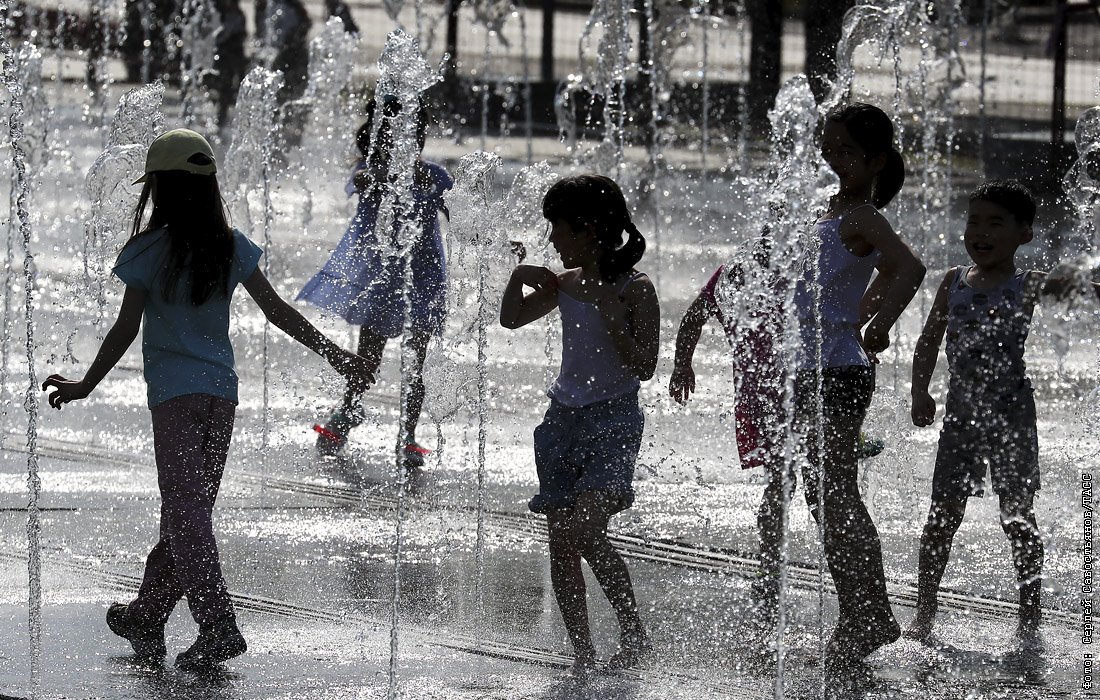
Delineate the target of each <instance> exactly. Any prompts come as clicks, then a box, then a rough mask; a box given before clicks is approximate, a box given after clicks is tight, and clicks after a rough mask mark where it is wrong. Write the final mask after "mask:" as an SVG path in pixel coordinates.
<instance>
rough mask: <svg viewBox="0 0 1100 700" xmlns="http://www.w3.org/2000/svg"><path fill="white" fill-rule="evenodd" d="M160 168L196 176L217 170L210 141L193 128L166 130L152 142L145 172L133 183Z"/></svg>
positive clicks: (210, 173)
mask: <svg viewBox="0 0 1100 700" xmlns="http://www.w3.org/2000/svg"><path fill="white" fill-rule="evenodd" d="M161 170H182V171H184V172H188V173H193V174H195V175H213V174H214V173H216V172H218V165H217V163H215V162H214V151H213V149H211V148H210V144H209V142H207V140H206V139H204V138H203V137H202V135H201V134H198V133H196V132H194V131H191V130H190V129H172V130H171V131H169V132H166V133H163V134H161V135H160V136H158V137H157V138H156V140H154V141H153V143H152V144H150V145H149V152H148V153H147V154H146V156H145V174H144V175H142V176H141V177H139V178H138V179H137V180H134V184H135V185H137V184H139V183H142V182H145V181H146V180H148V179H149V173H154V172H157V171H161Z"/></svg>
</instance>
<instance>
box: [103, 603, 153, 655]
mask: <svg viewBox="0 0 1100 700" xmlns="http://www.w3.org/2000/svg"><path fill="white" fill-rule="evenodd" d="M107 626H108V627H110V628H111V631H112V632H114V633H115V634H117V635H118V636H120V637H122V638H123V639H125V640H127V641H128V642H130V646H132V647H133V648H134V656H136V657H137V658H139V659H142V660H146V661H160V660H161V659H163V658H164V657H165V655H166V654H167V653H168V650H167V649H166V648H165V646H164V625H143V624H141V623H139V622H137V621H135V620H133V619H132V618H131V617H130V606H129V605H126V604H125V603H114V604H113V605H111V607H109V608H107Z"/></svg>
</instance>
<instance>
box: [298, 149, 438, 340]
mask: <svg viewBox="0 0 1100 700" xmlns="http://www.w3.org/2000/svg"><path fill="white" fill-rule="evenodd" d="M422 165H423V166H424V167H425V168H426V169H427V171H428V183H429V184H428V185H427V187H424V186H422V185H418V186H416V187H415V188H414V190H413V193H412V194H413V208H414V211H415V215H416V220H417V222H418V230H419V235H418V237H417V240H416V242H415V244H414V245H413V247H412V251H411V254H410V258H411V261H412V289H411V290H410V298H411V301H412V314H411V317H410V319H409V320H410V322H411V325H412V330H413V331H416V332H421V333H431V334H433V335H439V334H440V333H441V332H442V330H443V320H444V317H445V315H446V310H447V304H446V284H447V266H446V261H445V259H444V255H443V239H442V235H441V233H440V228H439V211H440V210H443V209H444V204H443V193H444V192H446V191H447V190H449V189H451V187H452V185H454V180H452V179H451V176H450V174H448V173H447V171H446V170H445V169H444V168H443V167H442V166H440V165H436V164H435V163H429V162H427V161H422ZM363 167H365V162H364V161H362V160H360V161H359V162H358V163H357V164H356V166H355V170H354V171H352V177H351V179H350V180H349V181H348V184H347V185H346V186H345V188H344V189H345V191H347V193H348V196H351V195H353V194H355V193H357V192H358V193H359V206H358V208H357V209H356V212H355V216H354V217H353V218H352V220H351V225H350V226H349V227H348V230H347V232H346V233H344V237H343V238H341V239H340V243H339V244H338V245H337V246H336V250H334V251H333V252H332V255H331V256H329V259H328V262H326V263H325V266H324V267H323V268H321V271H320V272H318V273H317V274H316V275H314V276H313V278H312V279H310V280H309V282H307V283H306V286H305V287H303V288H302V291H301V292H300V293H299V294H298V297H297V298H298V299H299V300H305V301H308V302H309V303H311V304H313V305H314V306H317V307H319V308H321V309H324V310H325V311H328V312H330V313H333V314H336V315H337V316H339V317H341V318H343V319H344V320H345V321H347V322H348V323H350V324H352V325H356V326H362V327H363V328H364V329H366V330H369V331H371V332H372V333H375V334H377V335H380V336H382V337H384V338H396V337H397V336H399V335H401V334H402V333H403V332H404V330H405V294H404V289H405V265H404V261H403V260H402V259H401V257H400V256H398V255H391V254H389V253H384V252H383V251H382V247H381V246H380V245H379V242H378V237H377V232H376V231H375V221H376V220H377V217H378V205H379V202H378V201H377V199H376V198H374V197H369V196H366V195H365V194H364V193H363V192H361V191H359V190H358V189H357V188H356V186H355V172H358V171H359V170H360V169H361V168H363Z"/></svg>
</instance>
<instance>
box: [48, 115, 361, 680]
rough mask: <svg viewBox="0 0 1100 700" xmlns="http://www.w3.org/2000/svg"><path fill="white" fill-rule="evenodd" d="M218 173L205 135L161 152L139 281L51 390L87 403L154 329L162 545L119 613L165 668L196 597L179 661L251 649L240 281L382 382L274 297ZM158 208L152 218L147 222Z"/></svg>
mask: <svg viewBox="0 0 1100 700" xmlns="http://www.w3.org/2000/svg"><path fill="white" fill-rule="evenodd" d="M216 171H217V166H216V164H215V161H214V154H213V152H212V151H211V149H210V145H209V144H208V143H207V142H206V139H204V138H203V137H202V136H200V135H199V134H197V133H195V132H193V131H189V130H187V129H176V130H173V131H169V132H168V133H166V134H164V135H162V136H160V137H159V138H157V139H156V140H155V141H154V142H153V143H152V145H151V146H150V147H149V152H148V155H147V157H146V163H145V175H144V176H143V177H142V178H141V179H140V180H138V182H140V183H143V186H142V190H141V198H140V200H139V201H138V205H137V209H136V211H135V213H134V224H133V235H132V236H131V238H130V240H129V241H127V243H126V245H125V246H123V249H122V251H121V252H120V253H119V256H118V261H117V263H116V264H115V267H114V273H115V274H116V275H117V276H118V277H119V279H121V280H122V281H123V282H124V283H125V284H126V291H125V293H124V295H123V298H122V307H121V308H120V309H119V313H118V319H117V320H116V321H115V323H114V326H113V327H112V328H111V330H110V331H109V332H108V333H107V335H106V337H105V338H104V339H103V345H102V347H101V348H100V350H99V353H98V354H97V355H96V358H95V360H94V361H93V362H92V365H91V367H89V368H88V371H87V372H86V373H85V375H84V378H83V379H80V380H71V379H66V378H64V377H62V376H61V375H58V374H53V375H50V377H49V378H48V379H46V381H45V382H44V383H43V385H42V388H43V390H44V391H46V390H50V389H52V390H53V391H52V392H51V393H50V394H49V397H48V398H49V402H50V405H51V406H53V407H54V408H57V409H60V408H61V407H62V406H63V405H64V404H66V403H68V402H70V401H76V400H78V399H83V398H85V397H86V396H88V395H89V394H90V393H91V392H92V391H93V390H94V389H95V387H96V386H97V385H98V384H99V382H100V381H102V380H103V378H104V377H105V376H106V375H107V373H108V372H109V371H110V370H111V368H112V367H114V366H115V364H116V363H117V362H118V361H119V359H120V358H121V357H122V355H123V353H125V352H126V349H127V348H128V347H129V346H130V344H131V343H132V342H133V340H134V338H135V337H136V336H137V333H138V328H139V327H142V321H143V320H144V325H143V333H142V359H143V363H144V373H145V381H146V384H147V386H148V398H149V408H150V410H151V412H152V419H153V420H152V422H153V448H154V453H155V456H156V463H157V480H158V483H159V486H160V492H161V499H162V503H161V512H160V541H159V542H158V543H157V544H156V546H155V547H153V550H152V551H151V552H150V553H149V557H148V560H147V561H146V565H145V575H144V577H143V579H142V583H141V589H140V590H139V591H138V594H137V597H136V598H135V599H134V600H133V601H131V602H130V603H129V604H122V603H115V604H114V605H112V606H111V607H110V609H109V610H108V611H107V624H108V626H109V627H110V628H111V630H112V631H113V632H114V633H115V634H117V635H119V636H120V637H123V638H125V639H126V640H128V641H129V642H130V644H131V645H132V646H133V649H134V652H135V654H136V655H137V656H138V657H139V658H142V659H146V660H156V661H159V660H160V659H163V657H164V656H165V654H166V649H165V644H164V625H165V623H166V622H167V621H168V617H169V615H171V613H172V609H173V608H174V607H175V605H176V603H177V602H178V601H179V600H180V598H182V597H184V596H186V597H187V603H188V606H189V607H190V609H191V614H192V616H193V617H194V618H195V622H197V623H198V625H199V636H198V639H197V640H196V641H195V643H194V644H193V645H191V647H190V648H189V649H187V650H186V651H184V652H182V653H180V654H179V656H177V658H176V665H177V666H180V667H183V668H199V667H203V666H206V665H209V664H213V663H218V662H221V661H225V660H227V659H230V658H232V657H234V656H237V655H239V654H242V653H244V651H245V650H246V644H245V640H244V637H243V636H242V635H241V633H240V630H239V629H238V628H237V624H236V618H235V614H234V611H233V604H232V603H231V602H230V599H229V592H228V590H227V588H226V584H225V579H224V578H223V577H222V571H221V565H220V563H219V561H218V548H217V543H216V542H215V541H214V531H213V526H212V520H211V516H212V509H213V507H214V499H215V498H216V496H217V493H218V486H219V484H220V482H221V476H222V471H223V469H224V468H225V460H226V455H227V453H228V450H229V443H230V439H231V436H232V431H233V418H234V413H235V409H236V404H237V374H236V372H235V371H234V363H233V348H232V347H231V345H230V342H229V306H230V301H231V298H232V296H233V291H234V290H235V288H236V287H237V285H238V284H243V285H244V288H245V289H246V290H247V291H248V293H249V294H250V295H251V296H252V298H253V299H254V300H255V301H256V303H257V304H258V305H259V307H260V309H261V310H262V311H263V312H264V315H265V316H266V317H267V319H268V320H269V321H271V322H272V323H273V324H275V325H276V326H278V327H279V328H281V329H282V330H283V331H285V332H286V333H287V334H288V335H290V336H291V337H292V338H294V339H295V340H297V341H298V342H300V343H302V344H303V345H305V346H306V347H308V348H309V349H311V350H313V351H314V352H316V353H317V354H319V355H321V356H322V357H324V358H325V359H326V360H328V362H329V363H330V364H331V365H332V366H333V368H334V369H336V371H338V372H340V373H341V374H342V375H344V376H346V377H347V378H348V380H349V381H350V382H352V383H354V384H366V383H368V382H370V381H373V376H372V374H371V371H370V369H369V366H368V364H367V362H366V361H365V360H364V359H362V358H360V357H357V356H356V355H353V354H351V353H350V352H347V351H345V350H343V349H341V348H340V347H339V346H338V345H336V344H335V343H333V342H332V341H330V340H328V339H327V338H325V337H324V336H323V335H322V334H321V333H320V332H319V331H317V329H316V328H314V327H313V326H312V325H310V323H309V322H308V321H307V320H306V319H305V318H303V317H302V315H301V314H299V313H298V312H297V311H296V310H294V308H293V307H291V306H290V305H289V304H287V303H286V302H285V301H283V300H282V299H281V298H280V297H279V295H278V294H277V293H276V292H275V291H274V290H273V289H272V287H271V284H270V283H269V282H268V280H267V278H266V277H264V274H263V272H262V271H261V270H260V268H259V267H258V265H257V263H258V262H259V259H260V256H261V255H262V254H263V251H261V250H260V248H259V247H257V246H256V244H254V243H253V242H252V241H250V240H249V239H248V237H246V236H245V235H244V234H243V233H241V232H240V231H237V230H235V229H232V228H230V226H229V224H228V223H227V221H226V213H225V209H224V208H223V205H222V199H221V194H220V192H219V189H218V181H217V177H216V175H215V173H216ZM150 201H152V204H153V210H152V212H151V214H150V215H149V216H148V218H146V209H147V206H148V204H149V202H150Z"/></svg>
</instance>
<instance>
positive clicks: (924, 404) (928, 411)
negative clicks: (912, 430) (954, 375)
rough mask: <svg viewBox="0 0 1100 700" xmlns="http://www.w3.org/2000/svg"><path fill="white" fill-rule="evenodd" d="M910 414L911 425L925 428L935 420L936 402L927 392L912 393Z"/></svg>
mask: <svg viewBox="0 0 1100 700" xmlns="http://www.w3.org/2000/svg"><path fill="white" fill-rule="evenodd" d="M910 413H911V414H912V417H913V425H915V426H917V427H919V428H925V427H927V426H929V425H932V423H933V422H934V421H935V420H936V400H935V399H934V398H932V395H931V394H929V393H928V392H927V391H914V392H913V408H912V409H911V411H910Z"/></svg>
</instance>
